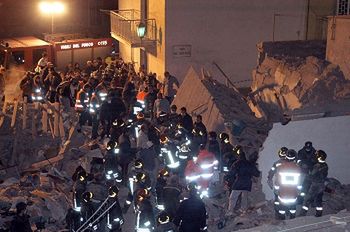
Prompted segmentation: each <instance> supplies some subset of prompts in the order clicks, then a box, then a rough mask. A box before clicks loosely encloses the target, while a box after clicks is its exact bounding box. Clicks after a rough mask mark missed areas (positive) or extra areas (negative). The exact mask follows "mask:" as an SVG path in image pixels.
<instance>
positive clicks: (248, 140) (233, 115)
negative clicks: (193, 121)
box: [172, 68, 272, 158]
mask: <svg viewBox="0 0 350 232" xmlns="http://www.w3.org/2000/svg"><path fill="white" fill-rule="evenodd" d="M172 104H175V105H177V106H178V108H181V107H183V106H184V107H186V108H187V112H189V113H190V114H191V115H192V116H196V115H198V114H200V115H202V117H203V123H204V124H205V125H206V127H207V130H208V131H216V132H218V133H220V132H224V131H225V132H227V133H228V134H229V135H230V139H231V143H232V144H240V145H242V146H243V147H244V149H245V151H246V153H247V154H248V155H249V156H254V155H256V156H257V152H258V151H259V149H260V147H261V146H262V144H263V143H264V141H265V139H266V137H267V135H268V132H269V130H270V129H271V128H272V124H270V123H268V122H267V121H265V120H264V119H259V118H257V117H255V115H254V113H253V112H252V110H251V109H250V108H249V106H248V104H247V102H246V100H245V99H244V97H243V96H242V95H241V94H240V93H239V92H237V91H235V90H234V89H231V88H229V87H227V86H225V85H223V84H221V83H219V82H217V81H215V80H213V79H210V78H200V77H199V75H198V74H197V72H196V71H195V70H194V69H193V68H191V69H190V70H189V71H188V74H187V75H186V78H185V80H184V82H183V83H182V85H181V86H180V88H179V90H178V92H177V95H176V97H175V99H174V101H173V102H172ZM251 158H252V157H251Z"/></svg>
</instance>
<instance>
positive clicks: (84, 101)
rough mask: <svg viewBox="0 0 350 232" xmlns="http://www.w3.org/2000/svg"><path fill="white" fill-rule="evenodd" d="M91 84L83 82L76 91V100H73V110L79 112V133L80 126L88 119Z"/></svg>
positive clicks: (79, 130)
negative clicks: (80, 87) (81, 86)
mask: <svg viewBox="0 0 350 232" xmlns="http://www.w3.org/2000/svg"><path fill="white" fill-rule="evenodd" d="M90 90H91V86H90V85H88V84H85V85H84V86H83V88H82V89H81V90H80V91H79V92H78V93H77V97H76V102H75V111H76V112H77V113H79V124H78V125H79V126H78V129H77V131H78V132H79V133H80V132H81V128H82V126H83V125H84V124H85V122H86V121H87V120H88V119H89V111H88V107H89V105H88V104H89V92H90Z"/></svg>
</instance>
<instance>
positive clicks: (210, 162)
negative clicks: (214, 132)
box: [197, 145, 219, 197]
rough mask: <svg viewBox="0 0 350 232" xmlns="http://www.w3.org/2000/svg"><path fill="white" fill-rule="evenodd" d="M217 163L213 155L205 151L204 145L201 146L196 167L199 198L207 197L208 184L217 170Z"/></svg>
mask: <svg viewBox="0 0 350 232" xmlns="http://www.w3.org/2000/svg"><path fill="white" fill-rule="evenodd" d="M218 164H219V162H218V161H217V160H216V159H215V155H214V154H213V153H211V152H209V151H207V150H206V149H205V147H204V145H201V147H200V149H199V153H198V159H197V165H198V166H199V167H200V176H201V177H200V179H199V181H198V183H199V186H200V187H201V189H200V192H201V197H208V191H209V184H210V181H211V179H212V177H213V175H214V170H216V169H217V167H218Z"/></svg>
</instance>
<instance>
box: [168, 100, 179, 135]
mask: <svg viewBox="0 0 350 232" xmlns="http://www.w3.org/2000/svg"><path fill="white" fill-rule="evenodd" d="M176 111H177V106H176V105H171V107H170V113H169V115H168V124H169V126H170V128H171V129H174V128H175V127H176V125H177V124H178V123H179V121H180V115H179V114H178V113H177V112H176Z"/></svg>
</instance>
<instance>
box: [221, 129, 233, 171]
mask: <svg viewBox="0 0 350 232" xmlns="http://www.w3.org/2000/svg"><path fill="white" fill-rule="evenodd" d="M219 139H220V152H221V157H222V167H223V171H224V172H228V171H229V169H230V168H231V166H230V163H231V162H232V161H233V159H234V158H236V157H235V156H234V153H233V149H234V147H233V146H232V144H231V143H230V136H229V135H228V134H227V133H224V132H223V133H221V134H220V135H219ZM236 159H237V158H236ZM230 161H231V162H230Z"/></svg>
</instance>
